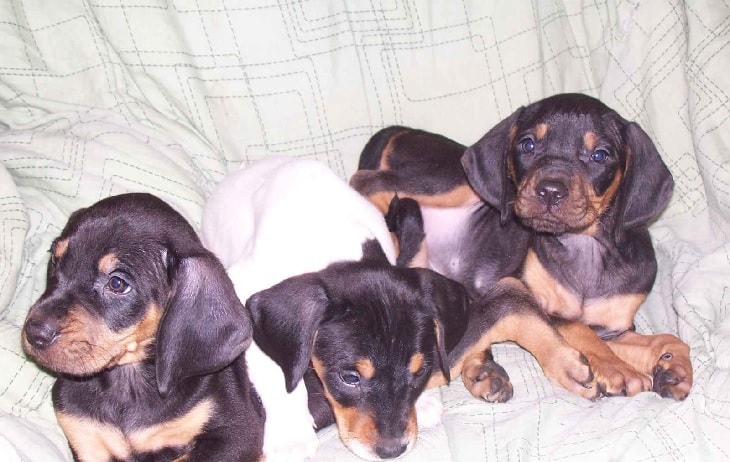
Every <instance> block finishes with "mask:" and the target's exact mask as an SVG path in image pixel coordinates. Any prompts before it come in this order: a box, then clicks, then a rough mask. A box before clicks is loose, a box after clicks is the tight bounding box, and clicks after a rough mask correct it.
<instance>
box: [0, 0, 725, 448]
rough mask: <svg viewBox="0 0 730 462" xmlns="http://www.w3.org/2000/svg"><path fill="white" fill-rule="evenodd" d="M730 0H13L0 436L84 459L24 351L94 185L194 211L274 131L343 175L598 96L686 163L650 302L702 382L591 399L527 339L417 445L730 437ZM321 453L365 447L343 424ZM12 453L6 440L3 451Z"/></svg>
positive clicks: (455, 395)
mask: <svg viewBox="0 0 730 462" xmlns="http://www.w3.org/2000/svg"><path fill="white" fill-rule="evenodd" d="M729 28H730V7H728V5H727V4H726V3H723V2H709V1H708V2H681V1H671V0H643V1H628V0H607V1H596V2H590V3H587V2H579V1H571V0H562V1H561V0H555V1H539V2H537V1H534V2H533V1H515V2H509V3H508V2H484V1H480V0H463V1H460V2H430V1H426V0H372V1H368V2H364V1H352V0H350V1H344V0H343V1H334V0H333V1H289V0H247V1H246V2H235V1H231V0H156V1H142V0H85V1H81V0H60V1H56V2H47V1H43V0H8V1H5V2H1V3H0V223H1V224H2V233H0V370H2V373H0V454H2V455H3V460H23V461H51V460H68V459H69V457H70V455H69V452H68V449H67V448H66V443H65V440H64V438H63V435H62V434H61V433H60V431H59V429H58V427H57V425H56V423H55V418H54V416H53V411H52V408H51V404H50V395H49V393H50V387H51V385H52V383H53V378H52V377H51V376H50V375H48V374H46V373H45V372H43V371H41V370H40V369H38V368H37V367H36V366H35V365H34V364H33V363H32V362H29V361H27V359H26V358H25V356H24V354H23V352H22V349H21V347H20V341H19V329H20V326H21V325H22V322H23V319H24V317H25V314H26V312H27V310H28V308H29V306H30V304H31V303H32V301H33V300H34V299H36V298H37V297H38V296H39V295H40V293H41V292H42V290H43V287H44V274H45V265H46V263H47V260H48V253H47V252H48V248H49V245H50V242H51V240H52V239H53V238H54V237H55V236H56V235H57V234H58V233H59V232H60V230H61V228H62V226H63V225H64V223H65V221H66V219H67V217H68V215H69V214H70V213H71V212H72V211H74V210H76V209H77V208H80V207H84V206H87V205H90V204H91V203H93V202H95V201H97V200H99V199H101V198H103V197H106V196H108V195H111V194H118V193H122V192H126V191H148V192H152V193H154V194H157V195H158V196H160V197H162V198H163V199H165V200H167V201H168V202H170V203H171V204H172V205H173V206H174V207H175V208H176V209H178V210H179V211H180V212H181V213H183V215H184V216H185V217H186V218H188V219H189V220H190V221H191V223H193V225H194V226H196V227H199V225H200V217H201V211H202V207H203V204H204V202H205V199H206V197H207V195H208V194H209V193H210V192H211V190H212V189H213V187H214V186H215V184H216V183H217V182H218V181H220V180H221V178H222V177H223V175H224V174H225V173H226V172H227V171H230V170H232V169H234V168H237V167H238V166H239V165H240V164H242V163H244V164H247V163H249V162H252V161H255V160H257V159H260V158H263V157H265V156H268V155H271V154H283V155H289V156H296V157H307V158H314V159H319V160H321V161H322V162H325V163H327V164H328V165H329V166H330V167H331V168H332V169H333V170H334V171H335V172H336V173H338V174H339V175H340V176H342V177H343V178H347V177H348V176H349V175H351V174H352V173H353V172H354V170H355V167H356V164H357V158H358V155H359V152H360V149H361V148H362V146H363V145H364V143H365V141H366V140H367V138H368V137H369V136H370V135H371V134H372V133H374V132H375V131H376V130H378V129H379V128H381V127H383V126H386V125H390V124H403V125H410V126H414V127H418V128H423V129H427V130H431V131H436V132H439V133H442V134H445V135H447V136H450V137H452V138H454V139H456V140H458V141H460V142H462V143H464V144H470V143H472V142H474V141H476V140H477V139H478V138H479V137H480V136H481V135H482V134H483V133H484V132H485V131H486V130H488V129H489V128H490V127H491V126H493V125H494V124H495V123H496V122H498V121H499V120H501V119H502V118H504V117H506V116H507V115H509V114H510V113H511V112H512V111H513V110H514V109H516V108H517V107H518V106H519V105H522V104H526V103H528V102H531V101H534V100H537V99H540V98H542V97H544V96H548V95H551V94H554V93H558V92H566V91H571V92H583V93H588V94H591V95H594V96H597V97H600V98H602V99H603V100H604V101H605V102H606V103H607V104H608V105H610V106H612V107H614V108H615V109H616V110H618V111H619V112H620V113H621V114H622V115H624V116H625V117H626V118H628V119H634V120H636V121H638V122H639V123H640V124H641V125H642V126H643V127H644V128H645V129H646V131H647V132H648V133H649V134H650V135H651V136H652V137H653V139H654V140H655V142H656V145H657V147H658V148H659V151H660V152H661V154H662V156H663V158H664V160H665V162H666V163H667V164H668V166H669V168H670V170H671V171H672V173H673V175H674V178H675V183H676V186H675V191H674V196H673V198H672V201H671V203H670V205H669V207H668V209H667V210H666V211H665V213H664V214H663V215H662V216H661V217H660V219H659V220H658V221H657V222H656V223H655V224H653V226H652V227H651V233H652V238H653V240H654V243H655V246H656V249H657V256H658V261H659V275H658V277H657V283H656V285H655V288H654V290H653V291H652V292H651V294H650V296H649V297H648V300H647V302H646V303H645V305H644V306H643V307H642V309H641V310H640V311H639V313H638V315H637V320H636V324H637V327H638V329H639V330H640V331H643V332H671V333H675V334H677V335H679V336H680V337H681V338H682V339H683V340H685V341H686V342H687V343H689V345H690V346H691V349H692V359H693V362H694V373H695V384H694V388H693V390H692V393H691V394H690V396H689V397H688V398H687V399H686V400H685V401H683V402H673V401H670V400H665V399H660V398H659V397H658V396H657V395H655V394H652V393H644V394H641V395H639V396H636V397H634V398H611V399H601V400H598V401H596V402H590V401H586V400H583V399H581V398H578V397H576V396H572V395H570V394H568V393H567V392H565V391H563V390H561V389H559V388H557V387H555V386H554V385H553V384H551V383H550V382H548V381H547V380H546V379H545V378H544V376H543V374H542V372H541V371H540V368H539V367H538V365H537V363H536V362H535V360H534V359H533V358H532V357H531V356H530V355H529V354H527V353H526V352H525V351H523V350H522V349H520V348H518V347H517V346H515V345H510V344H505V345H500V346H498V347H497V348H496V350H495V355H496V359H497V360H498V362H500V363H501V364H502V365H504V367H505V369H506V370H507V372H508V373H509V375H510V377H511V378H512V381H513V384H514V387H515V394H514V397H513V398H512V400H510V401H509V402H508V403H505V404H498V405H490V404H486V403H482V402H479V401H477V400H475V399H473V398H471V397H470V395H469V394H468V393H467V392H466V390H465V389H464V388H463V386H462V385H461V383H460V382H459V381H458V380H457V381H455V382H454V383H452V384H451V385H449V386H446V387H441V388H439V389H436V390H433V391H431V392H430V393H435V394H438V395H439V396H440V397H441V399H442V401H443V403H444V404H445V408H446V411H445V414H444V416H443V421H442V423H441V425H439V426H437V427H436V428H433V429H428V430H424V431H422V432H421V433H420V435H419V440H418V444H417V446H416V448H415V450H414V451H413V452H412V453H411V454H409V455H408V456H407V457H404V458H403V459H402V460H404V461H469V462H471V461H478V460H490V461H492V460H587V459H589V458H591V459H592V460H728V459H730V440H729V439H728V438H727V434H728V431H729V430H730V428H729V427H730V378H729V377H728V368H729V367H730V359H729V358H730V320H729V314H730V291H729V290H728V285H729V283H730V240H728V237H727V229H728V226H727V225H728V218H729V217H730V171H729V168H728V167H729V165H728V164H729V163H730V155H729V154H728V148H730V107H729V105H728V91H730V73H729V72H727V66H728V62H730V47H729V42H730V38H729V37H730V36H729V34H728V30H729ZM320 436H321V442H322V444H321V447H320V450H319V452H318V453H317V455H316V456H315V460H323V461H328V460H331V461H344V460H357V459H356V458H355V456H353V455H351V454H350V453H349V452H348V451H347V450H346V449H345V448H344V446H343V445H342V444H341V443H340V441H339V439H338V437H337V434H336V431H335V429H334V428H328V429H325V430H323V431H322V432H321V434H320ZM6 456H7V457H6Z"/></svg>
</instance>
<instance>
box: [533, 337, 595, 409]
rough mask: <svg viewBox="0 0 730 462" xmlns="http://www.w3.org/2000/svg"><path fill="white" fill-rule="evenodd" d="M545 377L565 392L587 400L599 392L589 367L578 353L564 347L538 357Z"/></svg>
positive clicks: (586, 360)
mask: <svg viewBox="0 0 730 462" xmlns="http://www.w3.org/2000/svg"><path fill="white" fill-rule="evenodd" d="M538 361H539V362H540V365H541V366H542V369H543V371H544V372H545V375H546V376H547V377H548V378H549V379H550V380H552V381H553V382H555V383H557V384H558V385H560V386H562V387H563V388H565V389H566V390H568V391H570V392H572V393H575V394H576V395H579V396H582V397H583V398H587V399H591V400H593V399H596V398H598V397H599V396H600V390H599V387H598V385H597V383H596V380H595V377H594V374H593V370H592V369H591V365H590V364H589V362H588V359H586V357H585V356H583V355H582V354H581V353H580V352H579V351H577V350H575V349H573V348H571V347H569V346H567V345H564V346H560V347H558V348H555V349H553V350H552V352H548V353H547V354H543V355H541V356H540V357H538Z"/></svg>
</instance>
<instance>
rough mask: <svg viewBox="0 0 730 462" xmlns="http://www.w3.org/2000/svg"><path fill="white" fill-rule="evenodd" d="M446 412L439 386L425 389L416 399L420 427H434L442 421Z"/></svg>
mask: <svg viewBox="0 0 730 462" xmlns="http://www.w3.org/2000/svg"><path fill="white" fill-rule="evenodd" d="M443 413H444V404H443V402H441V392H440V391H439V389H438V388H431V389H429V390H425V391H424V392H423V393H422V394H421V396H419V397H418V399H417V400H416V418H417V419H418V428H419V429H424V428H433V427H435V426H437V425H438V424H440V423H441V416H442V415H443Z"/></svg>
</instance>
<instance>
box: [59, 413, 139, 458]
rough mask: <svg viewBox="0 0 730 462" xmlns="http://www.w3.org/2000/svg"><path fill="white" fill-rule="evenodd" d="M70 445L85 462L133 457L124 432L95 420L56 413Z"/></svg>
mask: <svg viewBox="0 0 730 462" xmlns="http://www.w3.org/2000/svg"><path fill="white" fill-rule="evenodd" d="M56 419H57V420H58V424H59V425H60V426H61V429H62V430H63V433H64V435H66V439H67V440H68V443H69V444H70V445H71V447H72V448H73V450H74V451H75V452H76V455H77V456H78V458H79V460H82V461H84V462H108V461H109V460H110V459H112V458H114V459H119V460H127V459H128V458H129V456H130V455H131V454H130V453H131V448H130V446H129V443H128V442H127V441H126V439H125V438H124V435H123V434H122V432H121V431H120V430H119V429H118V428H116V427H114V426H112V425H108V424H103V423H101V422H98V421H96V420H94V419H90V418H86V417H80V416H74V415H71V414H66V413H64V412H61V411H57V412H56Z"/></svg>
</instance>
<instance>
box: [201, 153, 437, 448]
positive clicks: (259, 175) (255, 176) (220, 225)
mask: <svg viewBox="0 0 730 462" xmlns="http://www.w3.org/2000/svg"><path fill="white" fill-rule="evenodd" d="M202 239H203V242H204V244H205V245H206V246H207V247H208V248H209V249H210V250H211V251H212V252H213V253H215V254H216V255H217V256H218V258H219V259H220V260H221V262H222V263H223V265H224V266H225V267H226V269H227V271H228V274H229V276H230V277H231V279H232V280H233V283H234V285H235V288H236V292H237V294H238V296H239V298H240V299H241V301H244V302H245V301H246V300H247V299H248V297H250V296H251V295H252V294H254V293H255V292H258V291H260V290H263V289H266V288H268V287H270V286H272V285H274V284H276V283H278V282H280V281H282V280H284V279H286V278H288V277H291V276H295V275H299V274H302V273H306V272H312V271H319V270H322V269H324V268H325V267H327V266H328V265H329V264H331V263H333V262H337V261H345V260H360V259H361V257H362V255H363V247H362V244H363V242H364V241H365V240H368V239H375V240H377V241H378V242H379V243H380V246H381V247H382V249H383V251H384V253H385V255H386V256H387V258H388V260H389V261H390V262H391V264H392V263H393V262H394V261H395V250H394V246H393V242H392V240H391V237H390V234H389V232H388V229H387V227H386V225H385V222H384V219H383V216H382V215H381V214H380V213H379V212H378V210H377V209H376V208H375V207H374V206H373V205H372V204H371V203H370V202H369V201H367V200H366V199H365V198H364V197H362V196H361V195H360V194H358V193H357V192H356V191H354V190H353V189H352V188H350V186H349V185H348V184H347V183H346V182H345V181H344V180H342V179H340V178H339V177H337V176H336V175H335V174H334V173H333V172H332V171H331V170H330V169H329V168H328V167H326V166H325V165H324V164H322V163H319V162H317V161H313V160H301V159H294V158H287V157H270V158H267V159H265V160H261V161H258V162H256V163H254V164H252V165H250V166H246V167H243V168H241V169H240V170H237V171H235V172H233V173H231V174H229V175H228V176H227V177H226V178H225V179H224V180H223V182H222V183H221V184H220V185H219V186H218V188H217V189H216V190H215V191H214V192H213V194H212V195H211V197H210V198H209V201H208V203H207V205H206V207H205V210H204V213H203V226H202ZM246 359H247V362H248V368H249V372H250V376H251V380H252V382H253V383H254V386H255V387H256V390H257V392H258V393H259V395H260V396H261V400H262V401H263V404H264V408H265V409H266V424H265V435H264V455H265V457H266V460H267V462H272V461H283V460H288V461H292V460H301V459H304V458H307V457H309V456H311V455H312V454H314V452H315V451H316V449H317V445H318V439H317V436H316V434H315V432H314V429H313V425H312V418H311V416H310V414H309V411H308V408H307V394H306V389H305V387H304V381H300V383H299V384H298V386H297V387H296V388H295V389H294V391H293V392H292V393H291V394H287V392H286V388H285V381H284V375H283V373H282V370H281V369H280V367H279V366H278V365H277V364H276V363H274V362H273V360H271V359H270V358H269V357H268V356H266V355H265V354H264V353H263V352H262V351H261V350H260V349H259V348H258V346H256V345H255V344H254V343H252V346H251V347H250V348H249V350H248V351H247V353H246ZM424 396H426V395H422V397H424ZM420 401H426V402H425V403H424V402H419V405H418V408H419V410H420V409H423V408H425V409H428V410H429V411H428V414H430V416H429V417H428V418H427V420H429V423H430V424H431V425H433V424H434V423H436V422H438V421H439V420H440V417H439V416H440V413H441V403H440V401H439V400H438V399H436V398H435V397H434V396H433V395H430V398H428V399H426V400H420ZM434 405H435V407H436V409H434ZM423 417H424V416H423V415H419V421H421V422H423V421H422V420H421V419H422V418H423Z"/></svg>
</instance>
